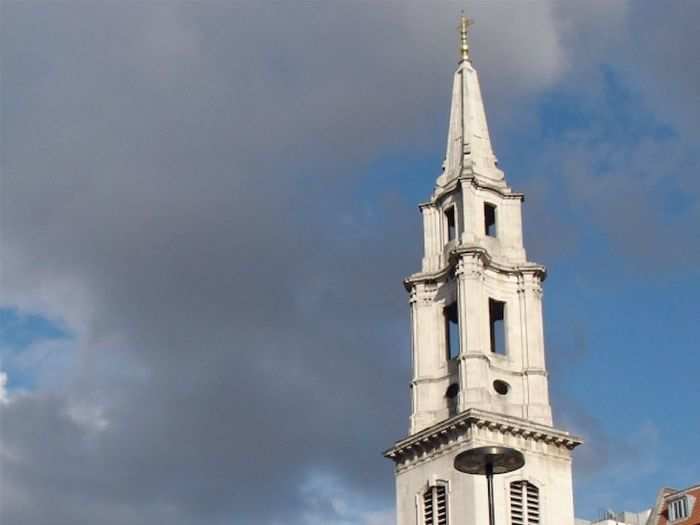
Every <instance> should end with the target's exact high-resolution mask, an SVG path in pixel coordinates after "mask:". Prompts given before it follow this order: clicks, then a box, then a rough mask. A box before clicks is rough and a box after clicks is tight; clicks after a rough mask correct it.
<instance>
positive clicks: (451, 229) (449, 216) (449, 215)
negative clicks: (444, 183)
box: [445, 206, 457, 242]
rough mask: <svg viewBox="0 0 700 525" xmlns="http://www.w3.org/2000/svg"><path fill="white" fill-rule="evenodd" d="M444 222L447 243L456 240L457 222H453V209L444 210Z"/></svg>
mask: <svg viewBox="0 0 700 525" xmlns="http://www.w3.org/2000/svg"><path fill="white" fill-rule="evenodd" d="M445 220H446V222H447V242H450V241H454V240H455V239H456V238H457V221H456V220H455V207H454V206H450V207H449V208H447V209H446V210H445Z"/></svg>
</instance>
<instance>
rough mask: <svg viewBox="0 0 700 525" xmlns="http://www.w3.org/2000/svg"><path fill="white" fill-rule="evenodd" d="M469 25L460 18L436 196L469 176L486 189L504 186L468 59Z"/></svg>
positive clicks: (466, 20) (478, 91)
mask: <svg viewBox="0 0 700 525" xmlns="http://www.w3.org/2000/svg"><path fill="white" fill-rule="evenodd" d="M473 23H474V22H473V21H472V20H471V19H470V18H468V17H466V16H464V15H462V17H461V19H460V25H459V39H460V40H459V41H460V61H459V65H458V66H457V71H455V75H454V82H453V84H452V104H451V108H450V126H449V131H448V137H447V152H446V155H445V162H444V163H443V174H442V175H441V176H440V177H439V178H438V180H437V188H436V193H437V194H440V193H442V191H443V188H445V187H446V186H448V185H450V183H451V182H452V181H453V180H454V179H456V178H458V177H460V176H473V177H474V178H475V179H477V181H478V182H480V183H481V184H484V185H487V186H498V187H504V186H505V180H504V176H503V172H502V171H501V170H500V169H499V168H498V165H497V164H498V163H497V160H496V156H495V155H494V153H493V148H492V146H491V138H490V136H489V129H488V124H487V122H486V112H485V110H484V101H483V99H482V97H481V89H480V87H479V77H478V75H477V72H476V69H474V66H473V65H472V63H471V57H470V56H469V27H470V26H471V25H472V24H473Z"/></svg>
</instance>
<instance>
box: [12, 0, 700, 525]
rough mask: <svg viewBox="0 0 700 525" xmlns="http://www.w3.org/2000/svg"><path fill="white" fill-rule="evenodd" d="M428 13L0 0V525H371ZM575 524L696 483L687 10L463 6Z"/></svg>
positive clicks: (697, 171)
mask: <svg viewBox="0 0 700 525" xmlns="http://www.w3.org/2000/svg"><path fill="white" fill-rule="evenodd" d="M461 7H462V5H461V4H460V3H457V2H430V3H429V2H418V1H406V0H403V1H401V2H399V1H382V2H374V1H373V2H369V1H359V0H358V1H346V2H339V1H331V2H321V1H305V2H280V1H274V2H267V3H261V2H248V1H237V2H224V1H215V0H212V1H201V2H175V1H172V2H166V1H150V2H149V1H139V2H90V1H87V0H86V1H80V2H78V1H68V0H65V1H62V2H34V1H29V0H15V1H11V0H4V1H2V2H1V3H0V59H1V62H0V88H1V90H0V103H1V114H0V117H1V118H0V132H1V133H0V139H1V142H0V144H1V150H0V153H1V166H0V167H1V169H2V178H1V181H0V192H1V197H0V199H1V200H0V228H1V234H2V237H1V241H2V251H1V254H2V259H1V262H2V289H1V292H2V293H0V370H2V372H1V373H0V482H1V487H0V490H1V492H0V494H1V495H0V522H2V523H3V524H4V525H19V524H22V525H26V524H36V525H41V524H45V523H51V524H52V525H63V524H65V525H68V524H70V525H81V524H94V523H100V524H107V525H109V524H120V525H121V524H124V523H129V524H136V525H139V524H154V523H171V524H175V525H177V524H194V525H218V524H224V523H225V524H232V523H234V524H249V523H250V524H262V525H266V524H270V525H272V524H305V525H307V524H308V525H315V524H331V525H341V524H342V525H385V524H387V523H391V520H392V519H393V474H392V468H391V464H390V462H388V461H387V460H385V459H383V458H382V456H381V452H382V451H383V450H384V449H386V448H387V447H388V446H390V445H391V443H392V442H393V441H394V440H396V439H398V438H401V437H403V436H404V435H405V433H406V431H407V425H408V378H409V370H408V366H409V354H408V351H409V350H408V323H407V312H408V308H407V304H406V296H405V292H404V290H403V288H402V285H401V280H402V278H403V277H405V276H406V275H408V274H409V273H411V272H413V271H415V270H417V269H418V264H419V258H420V253H419V250H420V242H421V235H422V234H421V231H420V224H419V222H418V218H419V217H418V211H417V208H416V204H417V203H418V202H420V201H422V200H425V198H426V197H427V196H428V195H429V193H430V191H431V189H432V185H433V182H434V179H435V177H436V175H437V174H438V172H439V166H440V162H441V158H442V155H443V153H444V141H445V135H446V129H447V111H448V107H449V94H450V88H451V75H452V73H453V70H454V68H455V66H456V58H457V51H456V48H457V37H456V32H455V28H456V25H457V17H458V14H459V10H460V8H461ZM468 12H469V14H471V15H472V16H473V17H474V18H475V19H476V25H475V26H474V28H473V37H472V55H473V57H474V62H475V64H476V66H477V68H478V69H479V72H480V74H481V80H482V90H483V92H484V96H485V99H486V104H487V111H488V116H489V121H490V125H491V131H492V134H493V141H494V145H495V148H496V153H497V154H498V156H499V158H500V161H501V165H502V167H503V168H504V169H505V171H506V175H507V177H508V180H509V182H510V184H511V185H512V186H513V187H514V188H515V189H516V190H520V191H524V192H526V195H527V201H526V207H525V224H526V242H527V247H528V251H529V256H530V259H532V260H535V261H538V262H542V263H545V264H546V265H547V266H548V267H549V269H550V277H549V278H548V280H547V282H546V283H545V322H546V332H547V341H548V347H547V350H548V362H549V367H550V372H551V388H552V397H553V402H554V404H555V412H556V416H557V423H558V424H559V425H560V426H563V427H565V428H567V429H569V430H571V431H573V432H575V433H577V434H580V435H582V436H583V437H584V438H585V439H586V444H585V445H584V446H582V447H581V448H580V449H579V450H578V451H577V452H576V461H575V483H576V506H577V513H578V515H580V516H582V517H593V516H595V515H597V514H598V513H599V511H600V509H603V508H607V507H613V508H616V509H617V510H622V509H629V510H639V509H641V508H644V507H648V506H650V505H651V504H652V503H653V498H654V496H655V494H656V491H657V490H658V488H659V487H660V486H661V485H670V486H678V487H682V486H686V485H690V484H691V483H697V482H698V481H700V474H699V473H700V459H698V455H697V436H698V435H700V417H699V416H698V411H697V410H695V409H693V408H690V407H692V406H694V405H697V399H698V390H699V388H700V387H698V382H697V378H698V369H699V368H700V353H699V352H698V342H697V334H696V333H695V328H696V326H697V323H698V305H697V296H698V294H699V293H700V270H699V269H698V268H699V267H700V197H699V195H700V153H699V151H700V148H699V146H700V95H699V93H700V59H699V58H698V57H699V56H700V55H698V52H697V51H698V42H697V27H698V26H699V25H700V2H697V1H696V0H672V1H667V2H652V1H641V0H640V1H634V2H632V1H629V2H625V1H622V0H610V1H602V0H601V1H590V0H587V1H585V2H583V1H581V2H563V1H552V2H549V1H545V0H541V1H537V2H535V1H525V0H523V1H515V0H509V1H506V0H501V1H490V2H485V1H484V2H476V1H472V2H470V3H469V9H468Z"/></svg>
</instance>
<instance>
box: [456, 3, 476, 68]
mask: <svg viewBox="0 0 700 525" xmlns="http://www.w3.org/2000/svg"><path fill="white" fill-rule="evenodd" d="M472 25H474V20H472V19H471V18H468V17H466V16H464V11H462V16H461V17H460V24H459V36H460V46H459V52H460V59H461V60H469V42H468V38H467V37H468V35H469V27H471V26H472Z"/></svg>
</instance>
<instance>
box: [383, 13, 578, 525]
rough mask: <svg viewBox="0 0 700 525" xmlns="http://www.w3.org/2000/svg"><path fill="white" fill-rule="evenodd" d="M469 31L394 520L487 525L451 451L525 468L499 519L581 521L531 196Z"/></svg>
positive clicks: (474, 485) (509, 487) (430, 213)
mask: <svg viewBox="0 0 700 525" xmlns="http://www.w3.org/2000/svg"><path fill="white" fill-rule="evenodd" d="M469 26H470V21H469V19H467V18H465V17H462V19H461V24H460V54H459V56H460V59H459V64H458V66H457V70H456V72H455V75H454V82H453V87H452V103H451V108H450V123H449V130H448V137H447V151H446V154H445V161H444V163H443V166H442V173H441V174H440V175H439V176H438V177H437V180H436V183H435V188H434V191H433V193H432V195H431V197H430V200H429V201H428V202H426V203H423V204H421V205H420V210H421V214H422V217H423V244H424V256H423V259H422V268H421V270H420V271H419V272H418V273H415V274H413V275H411V276H410V277H408V278H407V279H406V280H405V286H406V290H407V291H408V294H409V303H410V318H411V351H412V363H413V372H412V380H411V385H410V386H411V417H410V423H409V435H408V437H406V438H405V439H402V440H400V441H398V442H396V443H395V445H394V446H393V447H392V448H391V449H389V450H388V451H387V452H386V453H385V456H386V457H388V458H390V459H392V460H393V461H394V464H395V471H396V502H397V521H398V525H479V524H486V523H488V509H487V503H486V501H485V498H484V494H485V493H486V482H485V480H484V479H483V478H482V477H478V476H469V475H464V474H461V473H459V472H457V471H456V470H455V469H454V467H453V462H454V458H455V456H457V455H458V454H459V453H461V452H464V451H465V450H469V449H472V448H476V447H483V446H505V447H510V448H514V449H516V450H518V451H520V452H522V454H523V455H524V457H525V466H524V467H523V468H522V469H520V470H517V471H513V472H511V473H508V474H505V475H502V476H498V477H497V478H496V479H495V482H494V483H495V484H494V500H495V505H496V509H497V513H496V516H497V520H496V523H497V525H573V524H574V508H573V490H572V477H571V451H572V450H573V449H574V448H575V447H576V446H578V445H579V444H581V440H580V439H578V438H577V437H574V436H572V435H570V434H569V433H568V432H565V431H563V430H559V429H557V428H555V427H554V426H553V424H552V411H551V407H550V403H549V387H548V382H547V369H546V364H545V351H544V334H543V322H542V282H543V281H544V279H545V277H546V271H545V268H544V267H543V266H542V265H540V264H537V263H533V262H530V261H528V259H527V255H526V252H525V247H524V245H523V233H522V203H523V200H524V196H523V194H522V193H517V192H514V191H512V190H511V188H510V187H509V186H508V184H507V182H506V179H505V175H504V173H503V171H502V170H501V169H500V168H499V167H498V161H497V159H496V156H495V155H494V152H493V148H492V146H491V139H490V136H489V130H488V125H487V121H486V112H485V110H484V103H483V100H482V97H481V90H480V87H479V78H478V75H477V72H476V70H475V69H474V66H473V65H472V62H471V57H470V49H469V45H468V30H469Z"/></svg>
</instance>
